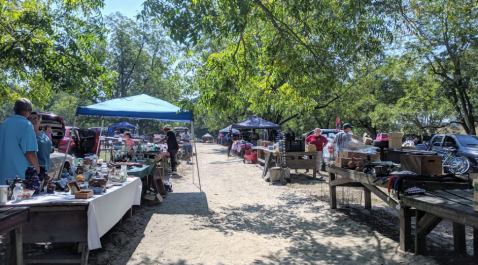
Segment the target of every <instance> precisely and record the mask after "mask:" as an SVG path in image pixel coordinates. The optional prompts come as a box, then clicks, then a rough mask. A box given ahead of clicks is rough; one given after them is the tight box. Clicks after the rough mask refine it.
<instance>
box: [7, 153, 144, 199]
mask: <svg viewBox="0 0 478 265" xmlns="http://www.w3.org/2000/svg"><path fill="white" fill-rule="evenodd" d="M153 161H154V160H153ZM75 162H76V163H77V166H71V168H70V171H69V172H68V170H67V169H66V168H64V169H63V173H62V174H61V178H60V179H58V180H53V179H52V178H50V176H49V175H48V173H47V172H46V170H45V167H44V166H40V172H39V174H37V173H36V169H35V168H34V167H32V166H30V167H28V168H27V170H26V171H25V176H24V178H23V179H22V178H20V176H16V177H15V178H14V179H7V180H6V185H1V186H0V203H6V202H7V201H9V200H15V201H20V200H27V199H30V198H32V196H36V195H48V194H55V193H58V192H61V193H69V194H71V195H73V196H75V198H77V199H86V198H89V197H91V196H93V195H101V194H103V193H105V192H107V189H109V188H111V187H113V186H121V185H122V183H123V182H125V181H126V180H127V178H128V175H129V173H128V171H129V170H134V169H136V168H144V167H147V166H146V165H144V164H141V163H136V162H110V163H109V164H108V163H106V162H103V160H102V159H98V157H97V156H92V157H86V158H85V159H81V158H80V159H76V161H75Z"/></svg>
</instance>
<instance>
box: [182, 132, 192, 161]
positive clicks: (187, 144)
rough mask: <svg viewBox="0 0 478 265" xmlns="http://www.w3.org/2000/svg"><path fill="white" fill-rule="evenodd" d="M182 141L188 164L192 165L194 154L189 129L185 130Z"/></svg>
mask: <svg viewBox="0 0 478 265" xmlns="http://www.w3.org/2000/svg"><path fill="white" fill-rule="evenodd" d="M181 141H182V142H183V149H184V153H185V154H186V159H187V162H186V163H188V164H189V163H190V162H191V161H190V159H191V156H192V154H193V147H192V145H191V135H189V133H188V129H185V130H184V133H183V135H181Z"/></svg>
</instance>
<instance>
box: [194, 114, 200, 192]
mask: <svg viewBox="0 0 478 265" xmlns="http://www.w3.org/2000/svg"><path fill="white" fill-rule="evenodd" d="M191 133H192V135H193V144H194V152H193V154H194V153H196V167H197V171H198V180H199V192H202V187H201V177H200V176H199V163H198V152H197V149H196V141H194V122H193V121H191ZM193 168H194V166H193ZM193 178H194V175H193Z"/></svg>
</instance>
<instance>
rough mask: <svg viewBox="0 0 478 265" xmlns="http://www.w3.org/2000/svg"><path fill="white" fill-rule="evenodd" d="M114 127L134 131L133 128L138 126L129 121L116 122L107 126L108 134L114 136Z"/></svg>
mask: <svg viewBox="0 0 478 265" xmlns="http://www.w3.org/2000/svg"><path fill="white" fill-rule="evenodd" d="M115 129H130V130H133V133H134V130H136V129H139V127H138V126H136V125H133V124H131V123H129V122H126V121H123V122H120V123H117V124H113V125H110V126H109V127H108V136H114V135H115Z"/></svg>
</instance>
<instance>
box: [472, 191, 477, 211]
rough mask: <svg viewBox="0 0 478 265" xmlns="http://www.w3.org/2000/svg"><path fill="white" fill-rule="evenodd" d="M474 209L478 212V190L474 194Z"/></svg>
mask: <svg viewBox="0 0 478 265" xmlns="http://www.w3.org/2000/svg"><path fill="white" fill-rule="evenodd" d="M473 211H475V212H478V191H475V192H474V196H473Z"/></svg>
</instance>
